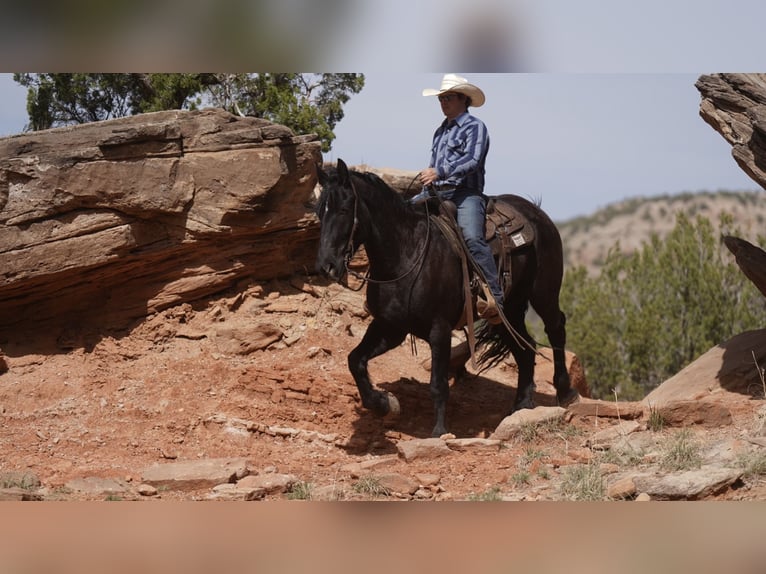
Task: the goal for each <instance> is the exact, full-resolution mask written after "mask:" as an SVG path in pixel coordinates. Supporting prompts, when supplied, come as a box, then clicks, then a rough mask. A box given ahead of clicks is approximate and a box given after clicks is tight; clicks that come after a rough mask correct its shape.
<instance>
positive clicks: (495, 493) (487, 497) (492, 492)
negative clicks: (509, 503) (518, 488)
mask: <svg viewBox="0 0 766 574" xmlns="http://www.w3.org/2000/svg"><path fill="white" fill-rule="evenodd" d="M467 500H469V501H471V502H497V501H498V500H502V496H501V495H500V487H499V486H492V487H490V488H488V489H487V490H485V491H484V492H481V493H478V494H470V495H469V496H468V499H467Z"/></svg>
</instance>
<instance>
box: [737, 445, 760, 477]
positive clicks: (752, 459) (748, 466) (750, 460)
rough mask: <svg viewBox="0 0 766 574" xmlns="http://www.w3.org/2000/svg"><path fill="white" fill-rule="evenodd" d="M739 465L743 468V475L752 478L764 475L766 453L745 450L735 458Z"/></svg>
mask: <svg viewBox="0 0 766 574" xmlns="http://www.w3.org/2000/svg"><path fill="white" fill-rule="evenodd" d="M737 463H738V464H739V467H740V468H741V469H743V470H744V477H745V478H749V479H753V478H758V477H761V476H764V475H766V453H764V452H761V451H757V452H747V453H743V454H741V455H740V456H739V457H738V458H737Z"/></svg>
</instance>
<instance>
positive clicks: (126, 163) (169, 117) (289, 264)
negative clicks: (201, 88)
mask: <svg viewBox="0 0 766 574" xmlns="http://www.w3.org/2000/svg"><path fill="white" fill-rule="evenodd" d="M320 161H321V151H320V144H319V142H318V141H316V138H314V137H313V136H295V135H294V134H293V133H292V132H291V131H290V130H289V129H288V128H286V127H284V126H280V125H275V124H272V123H270V122H268V121H265V120H261V119H257V118H240V117H236V116H233V115H231V114H228V113H226V112H224V111H222V110H203V111H193V112H189V111H169V112H158V113H152V114H143V115H138V116H131V117H128V118H122V119H118V120H112V121H106V122H97V123H92V124H84V125H80V126H74V127H67V128H59V129H54V130H47V131H44V132H34V133H27V134H21V135H17V136H12V137H8V138H3V139H0V345H2V346H3V347H4V348H6V349H7V348H8V346H9V345H13V344H14V343H20V342H22V341H24V340H25V339H26V340H29V339H34V338H36V337H40V335H41V332H42V331H49V330H53V331H56V330H62V329H67V328H71V327H76V328H83V327H89V326H92V327H94V328H98V329H110V328H115V329H118V328H123V327H125V326H126V325H128V324H130V323H131V322H132V321H135V320H137V319H142V318H143V317H145V316H146V315H148V314H151V313H153V312H155V311H158V310H161V309H163V308H166V307H168V306H171V305H175V304H178V303H180V302H185V301H194V300H195V299H198V298H200V297H203V296H206V295H209V294H211V293H215V292H218V291H221V290H223V289H226V288H227V287H230V286H232V285H234V284H235V283H236V282H237V281H238V280H240V279H242V278H244V277H249V278H252V279H256V280H257V279H270V278H275V277H282V276H288V275H290V274H292V273H294V272H296V271H298V270H302V269H305V268H307V267H313V262H314V258H315V255H316V241H317V238H318V235H319V230H318V225H317V222H316V219H315V217H314V216H313V212H312V209H311V206H310V205H309V202H310V200H311V198H312V191H313V188H314V185H315V169H314V166H315V165H316V163H318V162H320Z"/></svg>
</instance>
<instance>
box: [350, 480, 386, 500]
mask: <svg viewBox="0 0 766 574" xmlns="http://www.w3.org/2000/svg"><path fill="white" fill-rule="evenodd" d="M354 492H356V493H358V494H365V495H367V496H371V497H372V498H379V497H381V496H388V495H389V494H391V493H390V492H389V490H388V489H387V488H386V487H385V486H383V485H382V484H381V483H380V479H379V478H378V477H377V476H373V475H368V476H363V477H362V478H360V479H359V480H358V481H357V482H356V483H355V484H354Z"/></svg>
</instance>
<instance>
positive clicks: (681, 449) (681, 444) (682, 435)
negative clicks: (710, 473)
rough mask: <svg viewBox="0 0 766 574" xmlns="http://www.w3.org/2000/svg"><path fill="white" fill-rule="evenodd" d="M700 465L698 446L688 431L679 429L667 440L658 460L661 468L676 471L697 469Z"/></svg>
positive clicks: (700, 458) (700, 456)
mask: <svg viewBox="0 0 766 574" xmlns="http://www.w3.org/2000/svg"><path fill="white" fill-rule="evenodd" d="M701 465H702V455H701V454H700V445H699V443H698V442H697V441H696V440H695V439H694V436H693V434H692V432H691V431H690V430H689V429H687V428H685V429H681V430H680V431H678V432H677V433H675V434H674V435H672V436H671V437H669V438H668V441H667V443H666V445H665V450H664V453H663V455H662V459H661V460H660V466H661V467H662V468H664V469H665V470H672V471H678V470H691V469H694V468H699V467H700V466H701Z"/></svg>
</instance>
